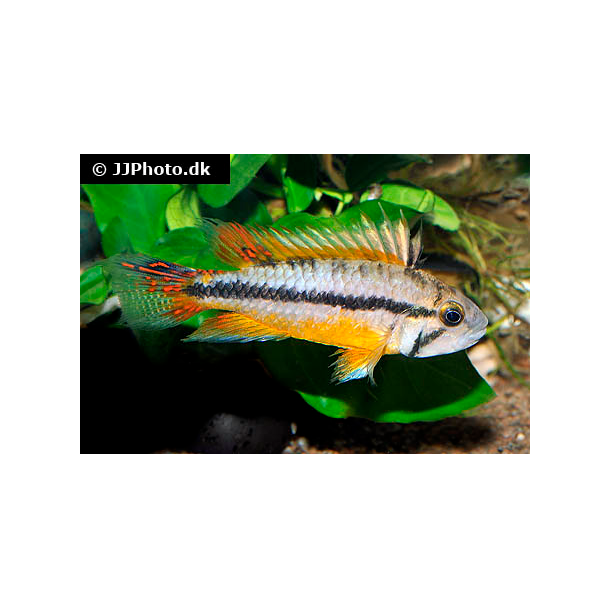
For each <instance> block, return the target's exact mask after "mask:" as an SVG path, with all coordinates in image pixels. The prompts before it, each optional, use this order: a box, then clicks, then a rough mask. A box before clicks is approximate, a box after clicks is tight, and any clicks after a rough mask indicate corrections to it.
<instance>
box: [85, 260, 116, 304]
mask: <svg viewBox="0 0 610 610" xmlns="http://www.w3.org/2000/svg"><path fill="white" fill-rule="evenodd" d="M108 291H109V288H108V284H107V283H106V279H105V278H104V274H103V272H102V268H101V267H100V266H99V265H95V266H94V267H90V268H89V269H87V270H86V271H84V272H83V273H81V276H80V302H81V303H91V304H92V305H100V304H101V303H103V302H104V301H105V300H106V297H107V296H108Z"/></svg>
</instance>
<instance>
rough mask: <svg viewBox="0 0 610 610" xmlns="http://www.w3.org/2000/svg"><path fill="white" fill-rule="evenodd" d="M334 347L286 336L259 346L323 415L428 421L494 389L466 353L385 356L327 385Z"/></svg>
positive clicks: (275, 370) (273, 368)
mask: <svg viewBox="0 0 610 610" xmlns="http://www.w3.org/2000/svg"><path fill="white" fill-rule="evenodd" d="M334 351H335V348H330V347H328V346H324V345H318V344H316V343H310V342H307V341H297V340H294V339H290V340H287V341H281V342H276V343H273V342H269V343H260V344H258V352H259V354H260V356H261V358H262V359H263V361H264V363H265V366H266V367H267V369H268V370H269V371H270V372H271V374H272V375H273V376H274V377H276V378H277V379H278V380H279V381H280V382H282V383H283V384H285V385H287V386H288V387H290V388H292V389H294V390H296V391H298V392H299V394H301V396H302V397H303V399H304V400H305V401H306V402H307V403H308V404H310V405H311V406H312V407H314V408H315V409H316V410H318V411H320V412H321V413H323V414H324V415H327V416H328V417H363V418H366V419H370V420H373V421H377V422H399V423H409V422H414V421H432V420H436V419H442V418H444V417H451V416H454V415H457V414H459V413H461V412H463V411H465V410H466V409H471V408H473V407H476V406H477V405H480V404H483V403H485V402H487V401H488V400H491V399H492V398H493V397H494V396H495V393H494V391H493V390H492V389H491V387H490V386H489V385H488V384H487V383H486V382H485V380H484V379H483V378H482V377H481V376H480V375H479V374H478V373H477V371H476V369H475V368H474V367H473V366H472V364H471V363H470V360H469V358H468V356H467V354H466V353H465V352H457V353H455V354H449V355H446V356H436V357H433V358H406V357H405V356H400V355H396V356H384V357H383V358H382V359H381V361H380V362H379V364H378V365H377V367H376V368H375V380H376V382H377V384H378V385H377V386H372V385H371V384H370V383H369V382H368V380H367V379H358V380H356V381H349V382H347V383H343V384H338V385H337V384H332V383H331V381H330V378H331V374H332V371H331V370H330V368H329V365H330V364H331V363H332V360H331V359H330V357H331V355H332V354H333V352H334Z"/></svg>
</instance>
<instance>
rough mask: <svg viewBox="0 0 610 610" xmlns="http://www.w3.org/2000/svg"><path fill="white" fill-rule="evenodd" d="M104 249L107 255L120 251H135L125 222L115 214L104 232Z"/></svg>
mask: <svg viewBox="0 0 610 610" xmlns="http://www.w3.org/2000/svg"><path fill="white" fill-rule="evenodd" d="M102 249H103V250H104V254H105V255H106V256H107V257H110V256H112V255H113V254H118V253H119V252H133V247H132V245H131V241H130V239H129V234H128V233H127V229H126V227H125V223H124V222H123V221H122V220H121V219H120V218H119V217H118V216H115V217H114V218H113V219H112V220H111V221H110V222H109V223H108V226H107V227H106V228H105V229H104V232H103V233H102Z"/></svg>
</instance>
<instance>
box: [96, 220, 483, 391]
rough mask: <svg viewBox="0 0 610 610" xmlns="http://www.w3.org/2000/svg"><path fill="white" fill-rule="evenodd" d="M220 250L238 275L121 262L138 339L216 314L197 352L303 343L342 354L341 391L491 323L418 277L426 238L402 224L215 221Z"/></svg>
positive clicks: (116, 269)
mask: <svg viewBox="0 0 610 610" xmlns="http://www.w3.org/2000/svg"><path fill="white" fill-rule="evenodd" d="M202 230H203V231H204V232H205V233H206V234H207V237H208V240H209V244H210V248H211V249H212V251H213V253H214V254H215V255H216V257H217V258H219V259H220V260H222V261H223V262H225V263H227V264H228V265H230V266H231V267H233V268H234V269H235V271H219V270H203V269H192V268H189V267H183V266H181V265H177V264H174V263H168V262H165V261H162V260H157V259H154V258H150V257H147V256H143V255H120V256H118V257H114V258H113V259H110V261H109V263H107V265H108V266H109V267H110V271H111V278H112V285H113V288H114V290H115V292H116V293H117V294H118V296H119V300H120V303H121V307H122V309H123V318H124V319H125V321H126V322H127V323H128V324H129V325H130V326H131V327H133V328H142V329H161V328H168V327H171V326H175V325H177V324H179V323H180V322H183V321H184V320H187V319H188V318H190V317H192V316H193V315H195V314H197V313H198V312H201V311H203V310H206V309H220V310H224V312H222V313H220V314H219V315H217V316H216V317H212V318H208V319H206V320H205V321H204V322H203V323H202V324H201V326H200V327H199V328H198V329H197V330H196V331H195V332H194V333H193V334H191V335H189V337H187V338H186V339H185V340H186V341H195V340H198V341H240V342H243V341H269V340H279V339H286V338H288V337H294V338H297V339H305V340H306V341H313V342H315V343H323V344H326V345H335V346H337V347H339V348H340V349H339V350H338V352H336V353H337V354H338V359H337V361H336V363H335V370H334V374H333V380H334V381H336V382H343V381H348V380H351V379H357V378H359V377H364V376H366V375H367V374H368V376H369V377H370V379H371V381H372V382H373V383H374V381H373V369H374V368H375V365H376V364H377V362H379V359H380V358H381V357H382V356H383V355H384V354H398V353H400V354H403V355H404V356H408V357H411V358H414V357H416V358H425V357H428V356H436V355H439V354H448V353H451V352H456V351H459V350H463V349H465V348H467V347H470V346H471V345H473V344H474V343H476V342H477V341H478V340H479V339H480V338H481V337H482V336H483V335H484V334H485V328H486V327H487V318H486V317H485V315H484V314H483V312H482V311H481V310H480V309H479V308H478V307H477V306H476V305H475V304H474V303H473V302H472V301H471V300H470V299H468V298H467V297H465V296H464V295H463V294H461V293H460V292H459V291H457V290H456V289H455V288H452V287H451V286H448V285H447V284H445V283H443V282H441V281H440V280H438V279H437V278H435V277H434V276H432V275H430V274H429V273H426V272H425V271H422V270H421V269H417V268H416V263H417V260H418V258H419V255H420V252H421V232H419V233H417V234H416V235H414V236H413V237H412V238H411V236H410V232H409V225H408V224H407V221H406V220H405V218H404V217H403V216H402V214H401V217H400V219H398V220H395V221H390V220H389V219H388V218H387V216H386V215H385V213H384V219H383V221H382V222H381V223H379V224H375V223H374V222H372V221H371V220H370V219H369V218H368V217H366V216H364V215H362V216H361V218H360V219H359V220H358V221H357V222H353V223H351V224H348V223H345V222H341V221H340V220H338V219H335V220H334V221H331V222H330V223H328V224H322V223H320V224H316V225H308V226H301V227H297V228H290V229H288V228H284V227H263V226H243V225H240V224H237V223H235V222H228V223H226V222H220V221H212V220H207V219H206V220H204V221H203V227H202Z"/></svg>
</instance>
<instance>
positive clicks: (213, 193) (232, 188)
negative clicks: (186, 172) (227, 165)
mask: <svg viewBox="0 0 610 610" xmlns="http://www.w3.org/2000/svg"><path fill="white" fill-rule="evenodd" d="M270 156H271V155H235V156H234V157H233V159H232V160H231V184H199V185H198V186H197V190H198V191H199V195H200V196H201V198H202V199H203V200H204V201H205V203H207V204H208V205H209V206H211V207H213V208H219V207H222V206H224V205H227V203H229V201H231V199H233V197H235V195H237V193H239V191H241V190H242V189H243V188H245V187H246V186H247V185H248V183H249V182H250V180H252V178H254V176H255V175H256V172H258V170H259V169H260V168H261V166H262V165H264V163H265V161H267V159H268V158H269V157H270Z"/></svg>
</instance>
